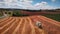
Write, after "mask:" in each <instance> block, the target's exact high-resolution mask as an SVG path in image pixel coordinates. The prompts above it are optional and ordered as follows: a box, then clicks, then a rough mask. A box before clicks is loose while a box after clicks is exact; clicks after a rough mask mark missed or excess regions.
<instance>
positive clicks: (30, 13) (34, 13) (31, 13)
mask: <svg viewBox="0 0 60 34" xmlns="http://www.w3.org/2000/svg"><path fill="white" fill-rule="evenodd" d="M21 13H22V14H27V15H40V14H60V11H56V12H46V11H45V12H44V11H42V12H29V11H21Z"/></svg>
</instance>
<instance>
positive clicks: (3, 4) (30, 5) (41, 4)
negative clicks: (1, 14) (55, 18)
mask: <svg viewBox="0 0 60 34" xmlns="http://www.w3.org/2000/svg"><path fill="white" fill-rule="evenodd" d="M0 8H16V9H30V10H40V9H57V8H60V0H0Z"/></svg>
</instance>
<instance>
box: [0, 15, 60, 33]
mask: <svg viewBox="0 0 60 34" xmlns="http://www.w3.org/2000/svg"><path fill="white" fill-rule="evenodd" d="M36 21H40V22H41V23H42V27H43V29H40V28H38V27H37V26H36ZM0 34H60V22H57V21H55V20H52V19H49V18H46V17H44V16H36V15H35V16H29V17H7V18H4V19H1V20H0Z"/></svg>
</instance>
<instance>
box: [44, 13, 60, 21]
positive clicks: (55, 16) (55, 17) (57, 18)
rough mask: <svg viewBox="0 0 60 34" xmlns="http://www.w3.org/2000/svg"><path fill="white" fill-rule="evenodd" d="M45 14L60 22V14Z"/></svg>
mask: <svg viewBox="0 0 60 34" xmlns="http://www.w3.org/2000/svg"><path fill="white" fill-rule="evenodd" d="M43 16H46V17H48V18H51V19H53V20H56V21H59V22H60V14H43Z"/></svg>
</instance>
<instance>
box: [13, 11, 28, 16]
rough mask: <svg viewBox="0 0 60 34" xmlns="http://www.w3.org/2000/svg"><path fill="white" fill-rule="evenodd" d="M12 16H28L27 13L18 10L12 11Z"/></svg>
mask: <svg viewBox="0 0 60 34" xmlns="http://www.w3.org/2000/svg"><path fill="white" fill-rule="evenodd" d="M13 16H17V17H19V16H28V15H27V14H21V13H20V11H15V12H14V13H13Z"/></svg>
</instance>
